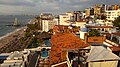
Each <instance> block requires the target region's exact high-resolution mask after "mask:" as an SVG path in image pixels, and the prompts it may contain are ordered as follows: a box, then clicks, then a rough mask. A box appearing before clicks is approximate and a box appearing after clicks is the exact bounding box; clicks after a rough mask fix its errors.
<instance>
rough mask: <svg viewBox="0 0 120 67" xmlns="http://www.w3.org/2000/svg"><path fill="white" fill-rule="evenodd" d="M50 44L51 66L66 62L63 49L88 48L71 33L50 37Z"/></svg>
mask: <svg viewBox="0 0 120 67" xmlns="http://www.w3.org/2000/svg"><path fill="white" fill-rule="evenodd" d="M51 43H52V45H51V54H50V57H51V60H50V63H51V65H52V64H56V63H60V62H62V61H65V60H66V56H65V52H64V49H69V50H70V49H80V48H84V47H87V46H89V45H88V44H85V43H84V42H83V41H82V40H81V39H80V38H79V37H77V36H75V35H74V34H73V33H57V34H55V35H53V36H52V38H51ZM63 54H64V55H63ZM64 56H65V57H64Z"/></svg>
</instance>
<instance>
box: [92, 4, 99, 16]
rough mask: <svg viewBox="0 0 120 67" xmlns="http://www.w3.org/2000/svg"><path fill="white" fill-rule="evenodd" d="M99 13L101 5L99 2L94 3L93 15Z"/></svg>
mask: <svg viewBox="0 0 120 67" xmlns="http://www.w3.org/2000/svg"><path fill="white" fill-rule="evenodd" d="M100 14H101V5H100V4H96V5H95V6H94V15H100Z"/></svg>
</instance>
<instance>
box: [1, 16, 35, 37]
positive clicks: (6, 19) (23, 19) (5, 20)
mask: <svg viewBox="0 0 120 67" xmlns="http://www.w3.org/2000/svg"><path fill="white" fill-rule="evenodd" d="M34 17H35V16H31V15H30V16H28V15H26V16H25V15H14V16H13V15H7V16H5V15H0V37H1V36H4V35H5V34H7V33H10V32H13V31H14V30H15V29H18V28H20V27H22V26H24V25H26V24H27V23H28V22H29V21H30V20H31V19H32V18H34ZM15 18H17V19H18V21H19V23H20V24H21V25H22V26H20V27H12V26H6V25H9V24H13V22H14V20H15Z"/></svg>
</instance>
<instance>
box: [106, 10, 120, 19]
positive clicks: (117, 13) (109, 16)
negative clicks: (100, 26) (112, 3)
mask: <svg viewBox="0 0 120 67" xmlns="http://www.w3.org/2000/svg"><path fill="white" fill-rule="evenodd" d="M106 16H107V20H112V21H114V20H115V19H116V18H117V17H118V16H120V9H118V10H106Z"/></svg>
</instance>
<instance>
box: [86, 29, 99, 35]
mask: <svg viewBox="0 0 120 67" xmlns="http://www.w3.org/2000/svg"><path fill="white" fill-rule="evenodd" d="M88 36H100V32H99V31H98V30H96V29H91V30H90V31H89V32H88Z"/></svg>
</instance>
